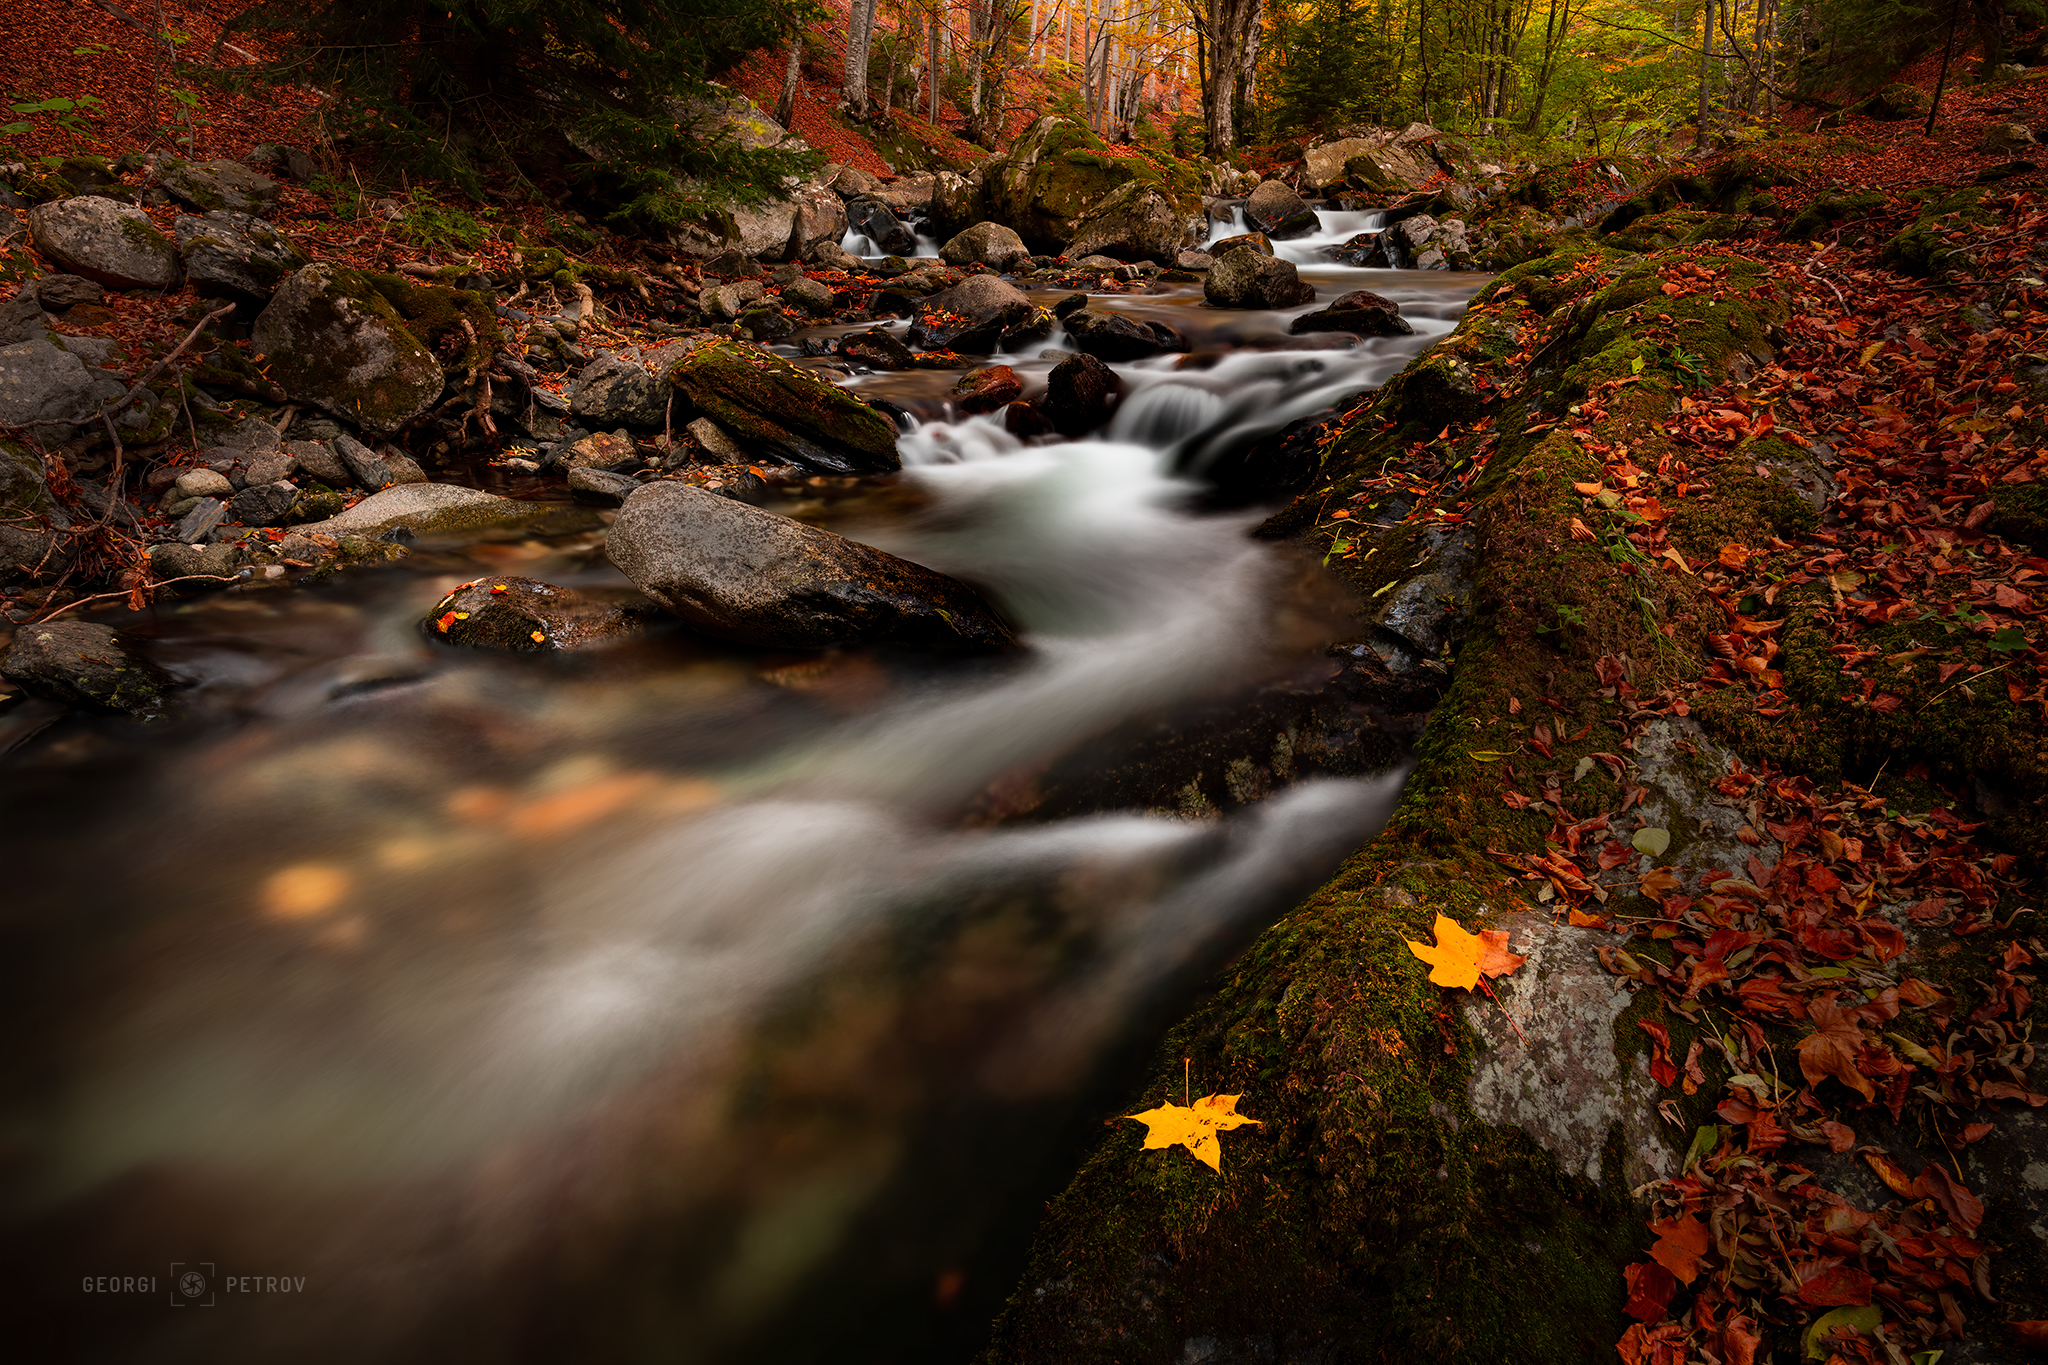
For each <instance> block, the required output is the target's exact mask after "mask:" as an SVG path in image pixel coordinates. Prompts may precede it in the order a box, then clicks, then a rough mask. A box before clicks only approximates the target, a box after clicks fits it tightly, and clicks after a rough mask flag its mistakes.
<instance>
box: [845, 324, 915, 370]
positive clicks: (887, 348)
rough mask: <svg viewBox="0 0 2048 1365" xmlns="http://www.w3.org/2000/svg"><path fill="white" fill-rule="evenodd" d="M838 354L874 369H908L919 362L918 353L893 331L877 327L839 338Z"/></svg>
mask: <svg viewBox="0 0 2048 1365" xmlns="http://www.w3.org/2000/svg"><path fill="white" fill-rule="evenodd" d="M836 349H837V351H838V354H840V355H842V356H844V357H845V358H846V359H848V360H854V361H858V362H860V363H861V364H863V365H866V366H867V367H868V368H869V369H874V370H907V369H909V368H910V367H911V366H912V365H914V364H916V363H917V357H916V355H915V354H914V353H913V352H912V351H911V349H910V348H909V347H908V346H905V345H904V344H903V343H902V341H901V340H899V339H898V338H897V337H896V335H895V334H894V333H893V332H885V331H883V330H882V329H881V328H879V327H877V328H874V329H872V330H870V331H866V332H850V333H848V334H847V335H846V336H843V337H841V338H839V344H838V346H837V348H836Z"/></svg>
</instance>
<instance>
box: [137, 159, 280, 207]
mask: <svg viewBox="0 0 2048 1365" xmlns="http://www.w3.org/2000/svg"><path fill="white" fill-rule="evenodd" d="M157 183H159V184H161V185H162V186H163V187H164V188H165V189H166V190H168V191H169V192H170V194H171V197H172V198H174V199H177V200H179V201H180V202H182V203H186V204H190V205H191V206H192V207H193V208H195V209H198V210H200V211H201V212H206V211H209V210H213V209H230V210H233V211H234V212H237V213H261V212H262V211H263V210H265V209H267V208H269V207H270V206H271V205H272V204H275V203H276V202H277V196H278V186H277V182H276V181H275V180H272V179H271V178H270V177H269V176H267V175H258V174H257V173H256V172H255V171H252V170H250V169H249V168H248V167H247V166H244V165H242V164H241V163H240V162H239V161H182V162H179V163H178V164H177V165H175V166H172V167H171V168H170V169H169V170H166V171H164V172H163V173H162V174H161V175H159V176H158V178H157Z"/></svg>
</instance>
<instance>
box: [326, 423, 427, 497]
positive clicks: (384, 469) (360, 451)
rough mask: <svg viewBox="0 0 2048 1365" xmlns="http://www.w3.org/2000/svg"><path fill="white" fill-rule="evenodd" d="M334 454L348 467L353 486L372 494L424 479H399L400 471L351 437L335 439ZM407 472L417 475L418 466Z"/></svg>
mask: <svg viewBox="0 0 2048 1365" xmlns="http://www.w3.org/2000/svg"><path fill="white" fill-rule="evenodd" d="M334 453H335V454H336V455H338V456H340V457H341V461H342V463H343V464H345V465H347V466H348V472H349V476H350V478H351V479H352V480H353V481H354V483H355V485H356V486H357V487H358V488H367V489H369V490H371V491H372V492H375V491H376V490H377V489H380V488H389V487H391V486H392V485H393V484H399V483H419V482H421V480H422V479H423V478H424V477H425V476H424V475H422V476H421V478H405V477H401V471H400V470H398V469H395V468H393V466H392V464H391V462H390V461H389V460H388V459H386V458H385V457H384V456H381V455H379V454H377V452H376V451H374V450H371V449H370V448H369V447H368V446H366V445H364V444H363V443H362V442H361V441H358V440H356V439H355V438H354V437H353V436H337V437H335V438H334ZM408 463H409V462H408ZM409 472H411V473H418V472H419V466H418V465H413V466H412V469H411V471H409Z"/></svg>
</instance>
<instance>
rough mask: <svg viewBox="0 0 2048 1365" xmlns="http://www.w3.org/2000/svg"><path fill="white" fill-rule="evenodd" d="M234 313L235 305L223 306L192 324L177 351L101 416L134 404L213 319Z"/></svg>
mask: <svg viewBox="0 0 2048 1365" xmlns="http://www.w3.org/2000/svg"><path fill="white" fill-rule="evenodd" d="M234 311H235V305H233V304H232V303H229V304H223V305H222V306H221V307H219V308H216V309H214V310H213V311H212V312H211V313H208V314H207V315H206V316H205V317H203V318H201V319H199V321H197V322H195V323H193V324H192V330H191V331H189V332H187V333H186V334H185V339H184V340H183V341H181V342H179V343H178V345H177V349H176V350H173V351H172V352H171V353H170V354H169V355H167V356H165V357H164V358H163V359H162V360H159V361H157V363H156V364H154V365H152V366H150V367H149V369H148V370H147V371H146V372H145V373H144V374H143V376H142V378H140V379H138V380H136V381H135V387H134V388H132V389H130V390H128V392H126V393H124V394H122V395H121V396H120V397H119V398H118V399H116V400H114V403H113V406H111V407H108V408H103V409H101V415H102V416H105V415H107V414H109V413H116V412H119V411H120V410H121V409H122V408H125V407H127V406H128V405H129V404H130V403H132V402H134V401H135V395H136V394H138V393H141V392H142V390H143V389H144V388H145V387H146V386H147V385H148V383H149V381H150V380H152V379H154V378H156V377H157V376H158V375H160V374H162V373H163V372H164V368H165V367H166V366H168V365H169V364H170V363H171V362H172V361H173V360H176V359H177V358H178V357H179V356H181V355H183V354H184V353H185V348H186V347H187V346H190V345H191V344H192V343H193V342H195V341H197V340H198V339H199V334H200V333H201V332H203V331H205V330H206V324H207V323H209V322H212V321H213V320H214V319H215V318H220V317H226V316H227V315H228V314H229V313H232V312H234Z"/></svg>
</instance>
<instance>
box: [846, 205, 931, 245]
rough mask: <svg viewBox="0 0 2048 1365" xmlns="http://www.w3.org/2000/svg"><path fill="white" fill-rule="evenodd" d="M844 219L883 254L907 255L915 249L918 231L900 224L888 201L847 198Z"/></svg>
mask: <svg viewBox="0 0 2048 1365" xmlns="http://www.w3.org/2000/svg"><path fill="white" fill-rule="evenodd" d="M846 222H847V226H848V227H849V228H851V229H852V230H853V231H855V232H857V233H859V234H860V235H861V236H863V237H865V238H867V239H868V240H869V241H870V242H872V243H874V247H875V250H877V251H879V252H881V253H882V254H883V255H885V256H908V255H909V254H910V253H911V252H913V251H915V250H916V249H917V234H916V233H914V232H912V231H911V230H910V229H909V228H907V227H905V226H903V224H902V223H901V222H900V221H898V219H897V217H896V215H895V213H894V212H892V211H891V210H890V208H889V206H888V205H887V204H885V203H883V202H882V201H881V200H879V199H876V198H874V197H872V196H863V197H861V198H859V199H854V200H850V201H848V203H847V205H846Z"/></svg>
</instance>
